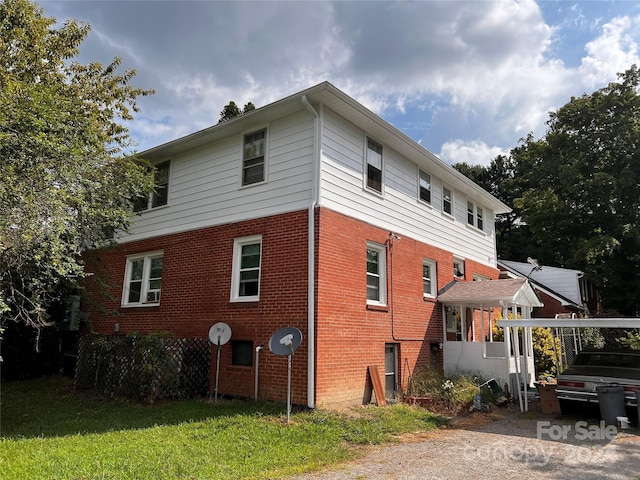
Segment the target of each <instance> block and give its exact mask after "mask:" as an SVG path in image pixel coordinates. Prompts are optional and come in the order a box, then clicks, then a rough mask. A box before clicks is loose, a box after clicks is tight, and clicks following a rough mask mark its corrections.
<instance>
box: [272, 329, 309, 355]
mask: <svg viewBox="0 0 640 480" xmlns="http://www.w3.org/2000/svg"><path fill="white" fill-rule="evenodd" d="M301 343H302V332H301V331H300V330H298V329H297V328H296V327H284V328H281V329H280V330H278V331H277V332H276V333H274V334H273V335H271V338H270V339H269V350H271V351H272V352H273V353H275V354H276V355H292V354H293V352H295V351H296V350H297V349H298V347H299V346H300V344H301Z"/></svg>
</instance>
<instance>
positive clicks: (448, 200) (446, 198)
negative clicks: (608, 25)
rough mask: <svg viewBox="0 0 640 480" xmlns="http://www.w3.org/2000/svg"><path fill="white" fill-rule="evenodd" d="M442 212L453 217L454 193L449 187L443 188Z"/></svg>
mask: <svg viewBox="0 0 640 480" xmlns="http://www.w3.org/2000/svg"><path fill="white" fill-rule="evenodd" d="M442 211H443V212H444V213H446V214H448V215H453V193H452V192H451V189H450V188H448V187H442Z"/></svg>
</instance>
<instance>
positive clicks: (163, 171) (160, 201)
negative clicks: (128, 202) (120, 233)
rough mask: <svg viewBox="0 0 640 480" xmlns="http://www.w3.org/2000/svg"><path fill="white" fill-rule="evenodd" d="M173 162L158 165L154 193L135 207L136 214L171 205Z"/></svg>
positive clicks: (143, 198) (154, 178)
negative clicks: (170, 190) (170, 186)
mask: <svg viewBox="0 0 640 480" xmlns="http://www.w3.org/2000/svg"><path fill="white" fill-rule="evenodd" d="M170 174H171V161H166V162H162V163H159V164H157V165H156V166H155V167H154V170H153V192H151V194H150V195H149V196H144V197H140V199H139V200H138V201H137V202H136V204H135V205H134V209H135V211H136V212H140V211H143V210H148V209H150V208H157V207H162V206H164V205H167V203H169V178H170V176H171V175H170Z"/></svg>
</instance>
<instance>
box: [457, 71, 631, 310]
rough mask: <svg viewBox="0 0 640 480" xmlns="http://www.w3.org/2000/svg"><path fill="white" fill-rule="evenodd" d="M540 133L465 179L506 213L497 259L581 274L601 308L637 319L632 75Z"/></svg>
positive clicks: (572, 107)
mask: <svg viewBox="0 0 640 480" xmlns="http://www.w3.org/2000/svg"><path fill="white" fill-rule="evenodd" d="M547 125H548V129H547V133H546V134H545V136H544V137H543V138H541V139H537V140H536V139H534V138H533V136H531V135H529V136H528V137H527V138H526V139H523V140H522V141H521V144H520V145H519V146H517V147H516V148H514V149H513V150H511V152H510V155H509V157H508V158H506V157H498V158H496V159H495V160H494V161H493V162H492V163H491V166H490V167H489V168H488V169H487V171H486V172H484V173H483V172H479V173H478V172H473V171H468V172H467V174H470V175H475V176H476V178H477V179H478V180H479V181H480V182H483V181H485V182H486V179H487V178H488V179H490V184H489V187H493V186H495V185H500V189H499V190H497V191H492V190H490V191H492V193H494V194H496V193H497V196H498V197H499V198H500V199H501V200H503V201H504V202H505V203H507V204H509V205H511V206H513V208H514V213H513V214H512V215H511V218H510V219H509V220H508V221H507V224H508V225H509V228H507V229H501V228H500V223H502V222H504V221H505V220H504V219H502V220H501V222H500V223H499V224H498V225H499V227H498V228H497V237H498V251H499V254H501V255H502V256H503V258H511V259H514V260H524V259H525V258H526V257H527V256H536V257H537V258H538V259H539V260H540V261H541V262H542V263H546V264H549V265H555V266H565V267H568V268H576V269H580V270H584V271H586V272H587V273H589V274H590V275H592V276H593V277H594V278H596V279H598V280H600V281H601V282H602V284H603V286H604V295H603V299H604V302H605V308H607V309H609V310H611V311H614V312H618V313H620V314H623V315H638V314H640V71H639V70H638V68H637V67H636V66H635V65H634V66H632V67H631V68H629V69H628V70H627V71H626V72H624V73H621V74H619V80H618V81H617V82H613V83H611V84H609V85H608V86H606V87H604V88H602V89H600V90H598V91H596V92H594V93H592V94H590V95H587V94H585V95H582V96H581V97H578V98H572V99H571V100H570V101H569V102H568V103H567V104H566V105H564V106H562V107H561V108H559V109H558V110H557V111H555V112H551V114H550V118H549V121H548V122H547ZM505 167H506V168H505ZM472 178H473V177H472ZM476 178H473V179H474V180H476ZM485 188H486V186H485ZM505 253H506V255H505Z"/></svg>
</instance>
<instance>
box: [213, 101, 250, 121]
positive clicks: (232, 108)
mask: <svg viewBox="0 0 640 480" xmlns="http://www.w3.org/2000/svg"><path fill="white" fill-rule="evenodd" d="M255 109H256V106H255V105H254V104H253V103H251V102H249V103H247V104H246V105H245V106H244V108H243V109H242V110H240V107H238V105H236V102H234V101H233V100H231V101H230V102H229V103H228V104H226V105H225V106H224V109H223V110H222V111H221V112H220V120H218V123H222V122H226V121H227V120H231V119H232V118H233V117H237V116H238V115H242V114H243V113H247V112H250V111H251V110H255Z"/></svg>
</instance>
